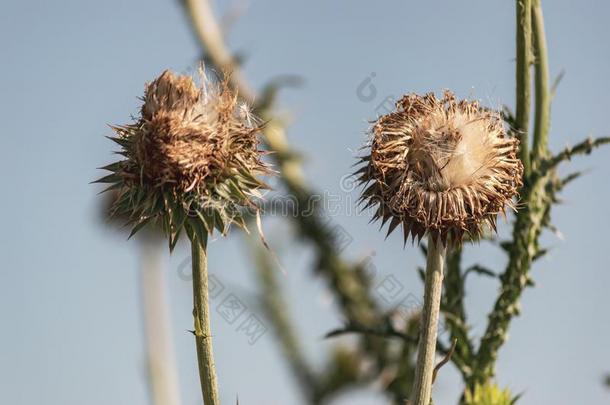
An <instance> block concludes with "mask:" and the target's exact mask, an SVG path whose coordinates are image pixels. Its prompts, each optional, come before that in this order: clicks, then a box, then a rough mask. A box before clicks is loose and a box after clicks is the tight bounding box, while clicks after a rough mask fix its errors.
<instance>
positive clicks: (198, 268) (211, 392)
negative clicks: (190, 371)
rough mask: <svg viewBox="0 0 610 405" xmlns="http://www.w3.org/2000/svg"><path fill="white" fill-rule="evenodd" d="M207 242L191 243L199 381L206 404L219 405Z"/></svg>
mask: <svg viewBox="0 0 610 405" xmlns="http://www.w3.org/2000/svg"><path fill="white" fill-rule="evenodd" d="M206 245H207V240H205V241H199V240H197V239H195V240H193V241H192V242H191V252H192V253H191V254H192V260H193V304H194V308H193V318H194V321H195V344H196V346H197V361H198V364H199V379H200V381H201V392H202V394H203V403H204V404H205V405H219V404H220V399H219V397H218V384H217V382H216V367H215V365H214V356H213V352H212V333H211V330H210V306H209V299H208V264H207V253H206Z"/></svg>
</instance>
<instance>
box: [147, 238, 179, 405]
mask: <svg viewBox="0 0 610 405" xmlns="http://www.w3.org/2000/svg"><path fill="white" fill-rule="evenodd" d="M142 239H144V240H142ZM164 247H165V245H163V244H162V243H161V240H160V239H159V240H158V239H156V238H154V237H149V238H146V237H145V238H140V240H139V248H140V286H141V294H142V306H143V315H144V332H145V337H146V349H147V367H148V388H149V393H150V398H151V403H152V404H154V405H180V389H179V384H178V372H177V366H176V356H175V353H174V346H173V339H172V333H171V329H172V326H171V325H172V322H171V316H170V311H169V308H170V306H169V302H168V299H167V291H166V285H165V275H164V274H163V266H162V260H161V259H162V255H161V252H162V251H163V250H162V249H163V248H164Z"/></svg>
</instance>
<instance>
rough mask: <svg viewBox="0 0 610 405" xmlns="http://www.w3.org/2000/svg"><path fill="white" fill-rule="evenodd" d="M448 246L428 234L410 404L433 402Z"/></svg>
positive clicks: (426, 404)
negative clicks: (439, 321) (422, 298)
mask: <svg viewBox="0 0 610 405" xmlns="http://www.w3.org/2000/svg"><path fill="white" fill-rule="evenodd" d="M446 252H447V248H446V247H445V246H443V245H442V242H440V241H435V240H434V239H433V238H432V237H431V236H430V237H428V257H427V263H426V282H425V287H424V306H423V308H422V318H421V327H420V335H419V345H418V353H417V365H416V367H415V379H414V382H413V388H412V390H411V400H410V402H409V405H429V404H430V398H431V396H432V379H433V374H434V367H435V364H434V363H435V361H434V360H435V358H436V337H437V334H438V318H439V312H440V306H441V295H442V290H443V266H444V264H445V255H446Z"/></svg>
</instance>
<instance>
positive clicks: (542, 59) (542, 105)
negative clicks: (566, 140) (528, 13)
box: [532, 0, 551, 165]
mask: <svg viewBox="0 0 610 405" xmlns="http://www.w3.org/2000/svg"><path fill="white" fill-rule="evenodd" d="M532 28H533V31H534V35H533V37H534V40H533V45H534V53H535V56H536V63H535V74H536V112H535V114H536V116H535V122H534V145H533V150H532V159H533V160H534V165H538V163H539V161H540V159H542V158H544V157H546V154H547V143H548V137H549V127H550V115H551V93H550V87H549V64H548V57H547V49H546V36H545V34H544V18H543V15H542V4H541V1H540V0H533V2H532Z"/></svg>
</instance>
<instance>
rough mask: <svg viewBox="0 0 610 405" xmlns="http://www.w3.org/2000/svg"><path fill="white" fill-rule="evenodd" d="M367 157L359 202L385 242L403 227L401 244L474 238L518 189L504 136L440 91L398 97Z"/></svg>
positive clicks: (487, 117)
mask: <svg viewBox="0 0 610 405" xmlns="http://www.w3.org/2000/svg"><path fill="white" fill-rule="evenodd" d="M372 132H373V134H372V135H373V137H372V140H371V142H370V153H369V154H368V155H366V156H364V157H362V158H361V163H362V164H363V167H361V168H360V170H358V172H357V175H358V179H359V181H360V182H361V183H363V184H364V185H365V186H366V187H365V190H364V192H363V194H362V197H361V201H362V202H364V203H365V206H366V207H369V206H373V207H375V206H376V207H377V211H376V213H375V214H374V217H373V219H374V220H376V219H381V221H382V224H385V223H386V222H387V221H388V220H390V219H391V221H390V225H389V231H388V234H390V233H391V232H392V231H393V230H394V229H395V228H396V227H397V226H398V225H402V226H403V230H404V238H405V240H406V239H407V238H408V237H409V236H411V237H412V238H417V239H421V238H422V237H423V235H424V234H425V233H426V232H428V233H429V234H430V235H431V236H432V237H433V238H434V239H435V240H437V239H440V240H441V241H442V242H443V243H446V242H447V241H448V240H449V241H454V242H456V243H461V241H462V238H463V237H464V235H468V236H469V237H472V238H477V237H479V236H481V234H482V232H483V229H484V228H485V227H486V226H489V227H491V228H493V229H495V225H496V218H497V215H498V214H500V213H504V210H505V207H512V208H514V203H513V201H512V199H513V197H515V196H516V195H517V192H518V190H519V188H520V187H521V185H522V183H521V176H522V173H523V166H522V164H521V161H520V160H519V159H518V157H517V149H518V145H519V141H518V140H517V139H516V138H514V137H510V136H508V135H507V133H506V131H505V129H504V126H503V121H502V118H501V116H500V114H498V113H496V112H493V111H490V110H487V109H483V108H482V107H480V106H479V104H478V103H477V102H476V101H467V100H462V101H457V100H456V99H455V96H454V95H453V93H451V92H449V91H446V92H445V94H444V96H443V98H442V99H437V98H436V97H435V95H434V94H433V93H429V94H426V95H425V96H419V95H416V94H408V95H405V96H404V97H403V98H402V99H401V100H400V101H398V102H397V103H396V111H394V112H392V113H390V114H387V115H385V116H382V117H380V118H379V119H378V120H377V122H376V123H375V125H374V127H373V131H372Z"/></svg>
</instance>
